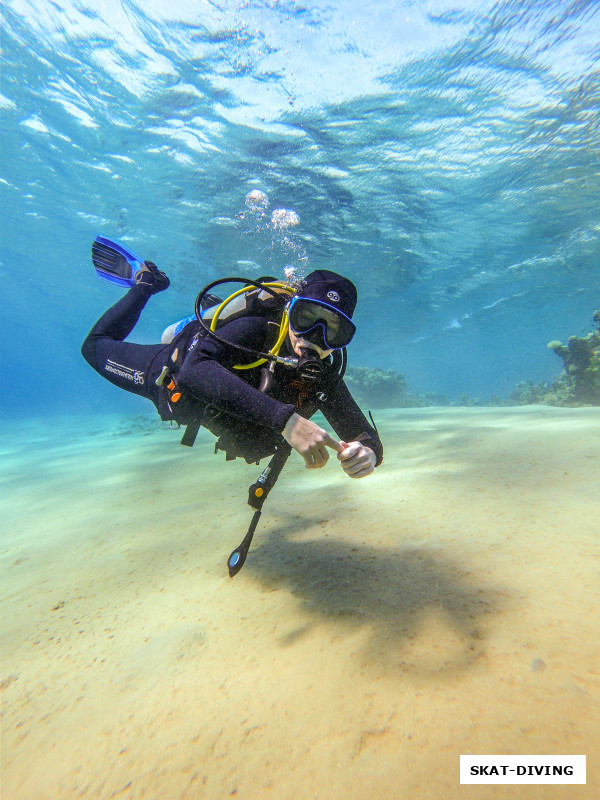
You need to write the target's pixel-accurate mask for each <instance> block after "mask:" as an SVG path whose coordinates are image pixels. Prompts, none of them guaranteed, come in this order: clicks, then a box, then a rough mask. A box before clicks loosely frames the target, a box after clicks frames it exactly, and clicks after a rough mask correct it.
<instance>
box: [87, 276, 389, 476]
mask: <svg viewBox="0 0 600 800" xmlns="http://www.w3.org/2000/svg"><path fill="white" fill-rule="evenodd" d="M150 295H151V292H150V290H149V289H148V288H147V287H145V286H143V285H138V286H134V287H133V288H132V289H130V290H129V291H128V292H127V294H126V295H125V296H124V297H123V298H122V299H121V300H119V302H118V303H116V304H115V305H114V306H113V307H112V308H110V309H109V310H108V311H107V312H106V313H105V314H104V315H103V316H102V317H101V318H100V319H99V320H98V322H97V323H96V325H95V326H94V327H93V328H92V330H91V331H90V333H89V334H88V336H87V338H86V340H85V342H84V343H83V346H82V348H81V351H82V354H83V356H84V358H85V359H86V361H87V362H88V363H89V364H90V365H91V366H92V367H93V368H94V369H95V370H96V371H97V372H98V373H99V374H100V375H102V376H103V377H105V378H106V379H107V380H109V381H110V382H111V383H114V384H115V385H116V386H119V387H120V388H122V389H126V390H127V391H129V392H133V393H134V394H138V395H141V396H142V397H147V398H148V399H150V400H152V402H153V403H154V405H155V406H156V408H157V409H158V411H159V413H160V415H161V417H162V418H163V419H175V420H176V421H178V422H181V423H182V424H189V423H192V422H194V421H196V422H201V424H202V425H204V426H205V427H206V428H208V429H209V430H210V431H211V432H212V433H214V434H215V435H216V436H218V437H219V441H218V446H219V448H220V449H222V450H225V452H226V453H227V455H228V457H235V456H240V457H242V458H245V459H246V460H247V461H249V462H252V461H257V460H259V459H261V458H263V457H265V456H267V455H271V454H272V453H273V451H274V449H275V447H276V446H277V444H279V443H280V442H281V438H282V437H281V431H282V430H283V428H284V427H285V425H286V423H287V421H288V419H289V418H290V417H291V415H292V414H293V413H294V412H297V413H299V414H300V415H301V416H303V417H305V418H307V419H308V418H310V417H311V416H312V415H313V414H315V413H316V412H317V411H321V412H322V413H323V415H324V416H325V418H326V419H327V421H328V422H329V423H330V425H331V426H332V428H333V429H334V431H335V432H336V434H337V435H338V436H339V437H340V439H342V440H343V441H346V442H351V441H360V442H361V443H362V444H364V445H366V446H367V447H370V448H371V449H372V450H373V451H374V453H375V454H376V456H377V464H378V465H379V464H380V463H381V461H382V458H383V447H382V444H381V442H380V440H379V436H378V435H377V432H376V431H375V429H374V428H373V427H372V426H371V425H370V424H369V422H368V421H367V419H366V417H365V416H364V414H363V413H362V411H361V410H360V408H359V407H358V405H357V404H356V402H355V400H354V398H353V397H352V395H351V394H350V392H349V390H348V388H347V386H346V384H345V383H344V381H343V380H342V379H341V378H340V377H339V375H337V374H336V373H334V371H333V370H330V371H329V374H328V375H327V376H326V377H325V378H324V379H323V380H319V381H316V382H311V383H304V382H302V381H300V380H298V378H297V375H296V371H295V370H294V369H293V368H290V367H287V366H284V365H280V364H277V365H276V367H275V370H274V381H273V384H272V386H271V388H269V389H268V394H267V393H264V392H261V391H259V390H258V385H259V383H260V380H261V369H260V368H254V369H249V370H234V369H233V366H234V365H235V364H243V363H251V362H253V361H254V360H256V357H251V356H248V355H245V354H243V353H241V352H240V351H239V350H236V349H235V348H233V347H228V346H227V345H225V344H221V343H220V342H217V341H216V340H215V339H213V338H212V337H210V336H208V335H207V334H206V333H205V332H204V331H203V330H202V328H201V326H200V324H199V323H198V322H196V321H194V322H191V323H189V324H188V325H186V327H185V328H184V330H183V331H182V332H181V333H179V334H178V335H177V336H176V337H175V339H174V340H173V342H171V343H170V344H166V345H164V344H159V345H139V344H133V343H130V342H125V341H124V339H125V338H126V337H127V336H128V335H129V334H130V333H131V331H132V330H133V328H134V326H135V324H136V323H137V321H138V319H139V316H140V314H141V312H142V310H143V308H144V306H145V305H146V302H147V301H148V298H149V297H150ZM272 327H273V326H272V323H270V322H269V321H268V319H266V318H264V317H259V316H243V317H241V318H238V319H234V320H232V321H230V322H227V323H225V324H224V325H223V326H222V327H220V328H219V337H220V338H222V339H225V340H226V341H228V342H234V343H239V344H241V345H243V346H245V347H248V348H255V349H257V350H259V351H262V352H264V351H265V348H266V349H268V348H269V347H270V346H271V344H272V342H273V333H272ZM284 348H285V345H284ZM175 352H179V361H180V362H181V363H180V364H179V365H178V367H177V372H176V374H175V379H176V382H177V390H178V392H179V391H180V393H181V395H182V398H181V400H180V401H179V402H177V404H173V403H172V402H170V397H169V391H168V389H167V387H166V386H165V384H163V385H162V386H161V387H159V386H157V385H156V379H157V378H158V376H159V375H160V374H161V372H162V370H163V368H164V367H165V365H167V364H169V365H170V364H171V356H172V354H174V353H175ZM281 354H282V355H284V354H285V353H284V352H283V350H282V352H281ZM289 354H290V355H293V353H292V352H291V350H289Z"/></svg>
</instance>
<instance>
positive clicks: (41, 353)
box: [0, 0, 600, 414]
mask: <svg viewBox="0 0 600 800" xmlns="http://www.w3.org/2000/svg"><path fill="white" fill-rule="evenodd" d="M2 14H3V22H2V27H3V32H2V79H1V96H0V108H1V112H2V151H1V157H2V164H1V181H0V185H1V198H2V252H1V259H2V261H1V266H0V281H1V286H2V296H3V301H4V302H3V305H4V313H3V315H2V318H1V319H0V332H1V334H2V340H3V342H4V345H3V349H4V347H5V346H6V342H10V341H14V342H15V346H14V347H9V348H7V349H8V354H7V358H6V367H5V369H8V371H9V372H10V373H11V374H12V375H13V376H16V375H18V380H14V381H13V386H12V390H11V391H9V392H5V393H3V399H2V402H3V405H4V406H5V408H6V409H7V410H8V411H9V412H11V413H16V414H20V413H22V411H23V409H24V408H26V410H27V411H28V412H29V411H31V410H34V411H35V410H37V409H38V404H39V410H41V409H42V408H43V409H46V408H51V407H54V406H56V407H57V408H61V407H64V402H65V393H66V394H67V396H68V397H69V398H71V397H77V398H78V403H79V406H80V408H81V409H83V410H85V409H86V408H89V409H92V408H94V407H95V406H96V405H97V404H98V403H99V402H102V403H111V402H112V403H116V402H118V399H115V396H114V394H113V393H114V390H113V389H112V387H109V386H108V385H106V386H104V385H103V386H100V384H99V382H98V380H97V376H95V375H93V374H92V373H91V371H89V370H87V368H86V367H85V365H84V364H83V363H82V362H81V359H80V356H79V345H80V342H81V340H82V338H83V336H84V335H85V333H86V332H87V330H88V329H89V327H90V326H91V324H92V322H93V321H94V320H95V318H96V317H97V316H98V315H99V314H100V312H101V311H102V310H103V309H104V308H105V307H106V306H107V305H108V304H109V303H111V302H112V301H113V300H115V299H116V297H117V296H118V290H116V289H115V287H112V286H109V285H107V284H106V285H105V284H102V283H101V282H100V281H98V279H97V278H96V277H95V275H94V272H93V270H92V267H91V264H90V260H89V246H90V243H91V241H92V239H93V238H94V236H95V235H96V234H97V233H102V234H104V235H106V236H110V237H114V238H120V239H121V240H122V241H124V242H126V243H128V244H130V246H131V247H132V248H133V249H135V250H137V251H138V252H142V254H143V255H144V256H145V257H147V258H151V259H153V260H154V261H156V262H157V263H159V264H160V265H161V267H163V268H164V269H165V270H166V271H167V272H168V274H169V275H170V277H171V281H172V286H173V289H172V290H171V291H170V292H168V293H167V294H166V295H162V296H161V298H160V299H157V300H155V301H153V303H152V304H151V307H149V309H148V312H147V314H146V315H145V317H144V319H143V321H142V323H141V326H140V337H141V338H142V339H143V340H144V341H152V340H156V339H157V337H158V336H159V335H160V331H162V328H163V327H164V326H165V325H166V324H167V323H169V322H171V321H173V320H174V319H178V318H180V317H182V316H185V315H186V314H188V313H190V311H191V308H192V304H193V300H194V297H195V295H196V293H197V291H198V289H199V288H201V287H202V286H203V285H204V284H205V283H207V282H208V281H210V280H213V279H215V278H216V277H219V276H224V275H228V274H232V273H233V274H244V275H248V276H250V277H257V276H259V275H261V274H265V273H271V274H275V275H277V276H282V275H283V271H284V269H285V267H289V266H292V267H295V268H296V270H298V271H304V272H306V271H310V270H311V269H316V268H319V267H325V268H331V269H334V270H337V271H340V272H344V273H345V274H347V275H348V276H349V277H350V278H351V279H352V280H354V281H355V282H356V284H357V286H358V288H359V294H360V304H359V309H358V312H357V322H358V325H359V336H358V337H357V340H356V343H353V345H352V349H351V353H350V358H351V363H353V364H357V365H365V366H366V365H369V364H375V365H377V366H382V367H390V368H393V369H395V370H398V371H400V372H403V373H404V374H405V375H406V377H407V380H408V383H409V387H410V388H411V389H412V390H413V391H442V392H446V393H448V394H449V395H451V396H452V397H457V396H459V395H460V394H461V393H463V392H468V393H471V394H474V395H479V396H480V397H487V396H489V395H490V394H492V393H500V394H507V393H508V392H509V391H510V390H511V389H512V388H513V387H514V385H515V383H516V382H517V381H519V380H523V379H528V378H531V379H534V380H541V379H548V378H551V377H552V376H553V375H554V374H556V373H557V372H558V371H559V367H560V364H559V363H558V360H557V359H556V357H555V356H554V355H553V354H552V353H549V352H548V351H547V349H546V343H547V342H548V340H550V339H556V338H559V339H561V338H562V339H565V338H567V337H568V336H569V335H571V334H576V333H582V332H584V331H587V330H589V329H590V327H591V316H592V313H593V311H594V309H595V308H597V307H598V306H599V305H600V292H599V281H598V276H599V263H598V262H599V257H600V244H599V235H600V227H599V226H600V200H599V195H600V170H599V164H600V153H599V149H600V148H599V142H600V127H599V125H598V110H599V101H600V84H599V72H598V64H599V58H600V56H599V52H600V34H599V33H598V32H599V31H600V5H599V4H598V3H597V2H595V1H594V0H589V1H588V2H585V1H583V0H580V1H579V2H576V1H574V2H567V1H566V0H561V1H560V2H556V1H555V2H543V3H542V2H535V1H534V0H530V1H529V2H527V1H523V0H521V1H520V2H496V3H494V2H469V1H468V0H456V2H450V1H449V0H438V2H434V1H433V0H432V1H431V2H409V1H408V0H403V1H402V2H396V0H375V2H373V3H371V4H368V5H367V4H359V3H355V2H351V0H345V2H344V0H332V2H321V1H320V0H308V1H307V2H306V3H299V2H293V0H282V1H281V2H277V1H276V0H271V2H265V1H261V0H255V1H254V2H252V1H250V0H249V1H248V2H233V1H232V2H227V1H226V0H223V1H222V2H220V3H219V2H210V1H209V0H198V1H197V2H196V1H195V0H172V2H168V3H167V2H165V0H145V2H136V1H135V0H105V2H100V1H99V0H96V1H94V2H92V0H72V2H67V0H57V2H48V0H8V2H6V3H5V4H3V11H2ZM257 193H263V194H261V195H260V197H264V202H260V203H256V202H254V203H253V202H252V197H255V198H256V197H257V196H259V195H258V194H257ZM248 196H249V197H248ZM15 333H17V334H18V336H16V337H15ZM8 337H11V338H8ZM4 360H5V359H4V358H3V361H4ZM88 372H89V373H90V374H88Z"/></svg>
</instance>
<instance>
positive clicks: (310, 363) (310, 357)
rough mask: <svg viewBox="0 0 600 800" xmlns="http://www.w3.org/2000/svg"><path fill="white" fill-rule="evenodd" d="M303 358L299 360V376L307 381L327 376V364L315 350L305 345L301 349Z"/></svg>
mask: <svg viewBox="0 0 600 800" xmlns="http://www.w3.org/2000/svg"><path fill="white" fill-rule="evenodd" d="M300 353H301V358H300V359H299V360H298V367H297V372H298V377H299V378H301V379H302V380H303V381H306V382H307V383H311V382H312V381H317V380H320V379H321V378H323V377H324V376H325V373H326V371H327V365H326V364H324V363H323V361H322V360H321V359H320V358H319V355H318V353H317V352H316V351H315V350H311V349H310V348H309V347H303V348H302V350H301V351H300Z"/></svg>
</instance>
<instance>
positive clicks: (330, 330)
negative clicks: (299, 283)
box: [289, 297, 356, 350]
mask: <svg viewBox="0 0 600 800" xmlns="http://www.w3.org/2000/svg"><path fill="white" fill-rule="evenodd" d="M289 318H290V327H291V329H292V330H293V331H294V333H295V334H297V335H299V336H304V335H305V334H307V333H309V332H310V331H312V330H315V332H317V331H316V329H317V328H320V329H321V331H319V332H322V334H323V339H324V341H325V344H326V346H327V349H330V350H338V349H339V348H341V347H345V346H346V345H347V344H349V343H350V341H351V339H352V337H353V336H354V332H355V330H356V327H355V325H354V323H353V322H352V320H351V319H350V318H349V317H347V316H346V315H345V314H342V312H341V311H338V310H337V309H335V308H332V307H330V306H327V305H325V304H324V303H318V302H316V301H314V300H306V299H304V298H303V297H296V298H294V299H293V300H292V304H291V306H290V310H289Z"/></svg>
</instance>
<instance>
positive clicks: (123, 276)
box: [92, 236, 144, 286]
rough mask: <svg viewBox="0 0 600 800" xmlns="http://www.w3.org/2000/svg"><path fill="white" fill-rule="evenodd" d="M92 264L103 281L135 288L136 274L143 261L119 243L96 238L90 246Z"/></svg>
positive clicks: (104, 237) (100, 237)
mask: <svg viewBox="0 0 600 800" xmlns="http://www.w3.org/2000/svg"><path fill="white" fill-rule="evenodd" d="M92 263H93V264H94V267H95V269H96V272H97V273H98V275H99V276H100V277H101V278H104V280H105V281H110V282H111V283H116V284H117V286H135V276H136V273H137V271H138V270H139V269H140V267H141V266H142V265H143V263H144V261H143V259H141V258H139V257H138V256H136V255H135V253H132V252H131V250H128V249H127V248H126V247H124V246H123V245H122V244H119V242H115V241H113V240H112V239H107V238H106V236H96V239H95V241H94V243H93V244H92Z"/></svg>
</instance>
